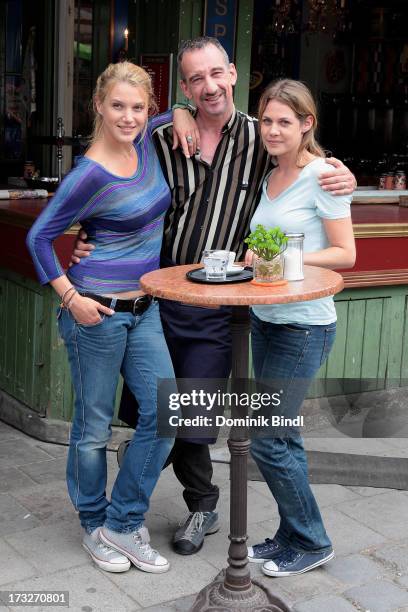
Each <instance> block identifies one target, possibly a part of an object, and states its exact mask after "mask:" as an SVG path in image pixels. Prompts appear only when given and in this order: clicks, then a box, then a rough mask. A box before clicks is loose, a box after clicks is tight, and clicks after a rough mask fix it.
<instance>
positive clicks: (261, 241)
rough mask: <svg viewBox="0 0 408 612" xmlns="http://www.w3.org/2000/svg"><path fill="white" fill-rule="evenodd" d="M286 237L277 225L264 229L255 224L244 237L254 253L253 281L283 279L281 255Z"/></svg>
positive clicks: (263, 282) (273, 281)
mask: <svg viewBox="0 0 408 612" xmlns="http://www.w3.org/2000/svg"><path fill="white" fill-rule="evenodd" d="M287 241H288V239H287V238H286V236H285V234H284V233H283V232H282V230H281V229H280V228H279V227H272V228H271V229H268V230H267V229H266V228H265V227H264V226H263V225H257V226H256V229H255V231H254V232H251V233H250V234H249V236H248V238H246V239H245V242H246V243H247V245H248V247H249V248H250V249H251V251H253V253H254V254H255V257H254V261H253V276H254V279H253V282H255V283H259V284H266V283H276V282H277V281H280V280H282V279H283V256H282V253H283V251H284V250H285V248H286V243H287Z"/></svg>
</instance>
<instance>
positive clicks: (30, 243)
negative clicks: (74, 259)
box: [26, 111, 171, 294]
mask: <svg viewBox="0 0 408 612" xmlns="http://www.w3.org/2000/svg"><path fill="white" fill-rule="evenodd" d="M168 121H171V111H169V112H167V113H164V114H163V115H159V116H157V117H153V119H151V120H150V121H149V126H148V129H147V131H146V134H145V136H144V138H143V139H140V138H137V139H136V140H135V142H134V146H135V147H136V151H137V155H138V160H139V162H138V168H137V171H136V173H135V174H134V176H131V177H129V178H123V177H118V176H115V175H113V174H111V173H110V172H108V171H107V170H106V169H105V168H103V167H102V166H101V165H100V164H98V163H97V162H95V161H93V160H91V159H89V158H87V157H80V158H78V161H77V163H76V166H75V167H74V169H73V170H72V171H71V172H70V173H69V174H68V175H67V176H66V178H64V180H63V182H62V183H61V186H60V187H59V189H58V190H57V192H56V193H55V195H54V197H53V198H52V199H51V201H50V203H49V204H48V205H47V207H46V208H45V209H44V211H43V212H42V214H41V215H40V216H39V217H38V219H37V220H36V222H35V223H34V225H33V227H32V228H31V230H30V231H29V233H28V236H27V241H26V242H27V247H28V249H29V251H30V253H31V256H32V258H33V261H34V265H35V268H36V271H37V274H38V277H39V280H40V282H41V284H46V283H48V282H50V281H51V280H54V279H55V278H58V277H59V276H61V275H62V274H64V270H63V269H62V267H61V264H60V262H59V260H58V258H57V256H56V254H55V251H54V248H53V241H54V240H55V239H56V238H57V237H58V236H60V235H61V234H63V233H64V232H65V231H66V230H67V229H68V228H70V227H71V226H72V225H74V224H75V223H81V225H82V227H83V228H84V230H85V231H86V233H87V234H88V239H89V242H91V243H92V244H94V245H95V247H96V248H95V249H94V250H93V251H92V252H91V254H90V255H89V257H85V258H83V259H81V261H80V263H78V264H75V265H73V266H72V267H71V268H70V269H69V270H68V271H67V275H68V277H69V279H70V280H71V282H72V283H73V285H75V287H76V288H77V289H79V290H81V291H87V292H91V293H96V294H103V293H112V292H114V293H119V292H123V291H132V290H135V289H139V279H140V277H141V276H142V275H143V274H145V273H146V272H150V271H151V270H156V269H157V268H158V267H159V258H160V249H161V243H162V235H163V223H164V216H165V213H166V211H167V209H168V207H169V205H170V190H169V187H168V185H167V183H166V181H165V179H164V176H163V173H162V170H161V167H160V164H159V160H158V157H157V154H156V151H155V148H154V145H153V142H152V137H151V132H152V129H155V127H157V126H158V125H160V124H161V123H163V122H165V123H166V122H168Z"/></svg>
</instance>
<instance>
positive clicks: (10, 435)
mask: <svg viewBox="0 0 408 612" xmlns="http://www.w3.org/2000/svg"><path fill="white" fill-rule="evenodd" d="M16 438H24V434H23V433H22V432H21V431H19V430H18V429H15V428H14V427H10V425H7V424H6V423H3V421H0V442H3V441H4V440H15V439H16Z"/></svg>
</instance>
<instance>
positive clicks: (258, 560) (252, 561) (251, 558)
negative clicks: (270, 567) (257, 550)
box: [248, 557, 273, 563]
mask: <svg viewBox="0 0 408 612" xmlns="http://www.w3.org/2000/svg"><path fill="white" fill-rule="evenodd" d="M248 561H249V562H250V563H268V561H273V559H255V558H254V557H248Z"/></svg>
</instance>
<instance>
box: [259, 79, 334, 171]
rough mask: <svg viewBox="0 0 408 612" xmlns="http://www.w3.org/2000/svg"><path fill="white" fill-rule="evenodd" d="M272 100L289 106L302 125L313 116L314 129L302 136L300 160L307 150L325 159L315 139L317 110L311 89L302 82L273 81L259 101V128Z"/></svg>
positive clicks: (288, 80)
mask: <svg viewBox="0 0 408 612" xmlns="http://www.w3.org/2000/svg"><path fill="white" fill-rule="evenodd" d="M271 100H278V102H281V103H282V104H286V106H289V108H290V109H292V111H293V112H294V113H295V115H296V116H297V118H298V119H299V121H300V122H301V123H302V122H303V121H305V119H306V118H307V117H308V116H312V118H313V125H312V127H311V128H310V130H308V131H307V132H305V133H304V134H303V136H302V141H301V143H300V146H299V151H298V160H299V159H300V157H301V155H302V153H303V151H305V150H306V151H308V152H309V153H311V154H312V155H316V156H317V157H325V152H324V151H323V149H322V147H321V146H320V145H319V143H318V142H317V140H316V138H315V134H316V129H317V109H316V104H315V101H314V99H313V96H312V93H311V91H310V89H309V88H308V87H306V85H305V84H304V83H302V82H301V81H295V80H293V79H279V80H278V81H273V82H272V83H271V84H270V85H268V87H267V88H266V89H265V91H264V92H263V94H262V95H261V98H260V100H259V105H258V118H259V128H260V125H261V120H262V116H263V114H264V112H265V109H266V107H267V105H268V103H269V102H270V101H271Z"/></svg>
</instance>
